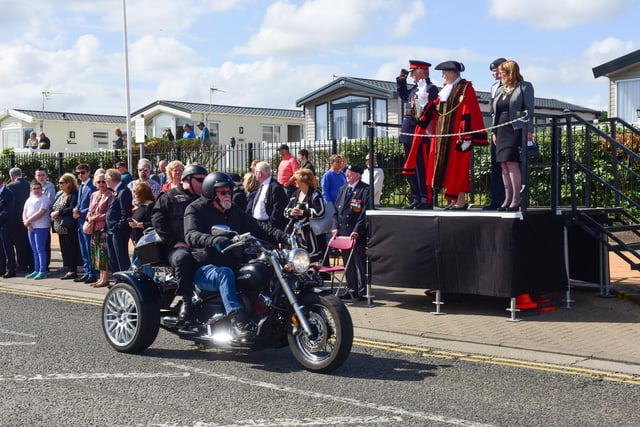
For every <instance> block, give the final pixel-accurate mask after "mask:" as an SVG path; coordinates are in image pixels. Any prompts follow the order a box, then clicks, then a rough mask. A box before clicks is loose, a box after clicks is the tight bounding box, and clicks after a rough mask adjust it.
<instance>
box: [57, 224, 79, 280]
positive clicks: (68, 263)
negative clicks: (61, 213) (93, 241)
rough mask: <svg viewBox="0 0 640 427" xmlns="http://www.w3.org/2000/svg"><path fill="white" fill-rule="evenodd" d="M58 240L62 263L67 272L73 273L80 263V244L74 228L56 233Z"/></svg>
mask: <svg viewBox="0 0 640 427" xmlns="http://www.w3.org/2000/svg"><path fill="white" fill-rule="evenodd" d="M58 239H59V240H60V252H62V265H63V266H64V267H65V268H66V269H67V272H71V273H75V272H76V269H77V268H78V265H80V244H79V243H78V233H77V232H76V229H75V228H74V229H73V230H69V233H68V234H58Z"/></svg>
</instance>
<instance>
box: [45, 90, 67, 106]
mask: <svg viewBox="0 0 640 427" xmlns="http://www.w3.org/2000/svg"><path fill="white" fill-rule="evenodd" d="M51 95H63V93H62V92H52V91H50V90H49V89H44V90H43V91H42V111H44V101H45V100H49V99H51Z"/></svg>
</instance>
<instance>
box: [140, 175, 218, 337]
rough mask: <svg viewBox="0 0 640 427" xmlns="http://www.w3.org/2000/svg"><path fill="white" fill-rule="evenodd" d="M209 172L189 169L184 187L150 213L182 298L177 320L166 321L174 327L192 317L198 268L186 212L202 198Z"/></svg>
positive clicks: (165, 196) (183, 178)
mask: <svg viewBox="0 0 640 427" xmlns="http://www.w3.org/2000/svg"><path fill="white" fill-rule="evenodd" d="M208 173H209V171H208V170H207V169H206V168H205V167H203V166H200V165H188V166H187V167H186V168H184V171H183V172H182V176H181V186H178V187H175V188H172V189H170V190H168V191H164V192H162V193H161V194H160V196H158V200H156V203H155V205H154V207H153V211H152V213H151V223H152V224H153V227H154V228H155V230H156V234H157V235H158V237H160V240H161V241H162V243H164V244H165V245H167V248H168V258H169V264H170V265H171V267H173V275H174V277H175V279H176V282H177V283H178V289H177V291H176V295H179V296H180V297H182V305H181V306H180V313H179V314H178V316H177V317H165V318H164V321H165V322H166V323H168V324H170V325H173V326H178V327H181V326H184V325H185V324H186V323H188V322H189V321H190V320H191V318H192V316H193V299H192V297H193V274H194V272H195V270H196V268H197V267H198V265H197V263H196V260H195V259H194V258H193V256H192V255H191V252H189V245H187V243H186V241H185V238H184V211H185V209H186V208H187V206H188V205H189V204H190V203H191V202H193V201H194V200H196V199H197V198H198V197H200V196H201V195H202V182H203V181H204V178H205V177H206V176H207V174H208Z"/></svg>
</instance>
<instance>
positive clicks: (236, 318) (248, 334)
mask: <svg viewBox="0 0 640 427" xmlns="http://www.w3.org/2000/svg"><path fill="white" fill-rule="evenodd" d="M229 321H230V322H231V335H232V341H234V342H239V343H243V344H250V343H252V342H254V340H255V338H256V329H255V324H254V323H253V322H252V321H251V319H249V316H247V314H246V313H245V312H244V310H236V311H232V312H231V313H229Z"/></svg>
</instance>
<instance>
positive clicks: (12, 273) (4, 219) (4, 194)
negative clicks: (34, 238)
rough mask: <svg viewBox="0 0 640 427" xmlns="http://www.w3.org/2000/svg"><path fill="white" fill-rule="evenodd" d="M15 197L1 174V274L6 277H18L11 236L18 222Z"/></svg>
mask: <svg viewBox="0 0 640 427" xmlns="http://www.w3.org/2000/svg"><path fill="white" fill-rule="evenodd" d="M13 199H14V197H13V193H12V192H11V190H9V189H8V188H7V187H6V186H5V185H4V177H3V176H2V175H0V275H1V276H2V277H4V278H5V279H8V278H11V277H16V253H15V251H14V250H13V239H12V238H11V233H12V232H13V227H14V226H15V222H16V217H15V209H14V206H13V205H14V203H13Z"/></svg>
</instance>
